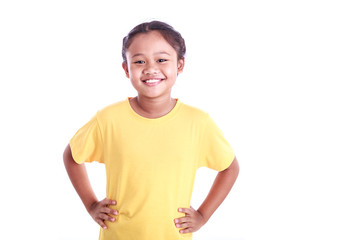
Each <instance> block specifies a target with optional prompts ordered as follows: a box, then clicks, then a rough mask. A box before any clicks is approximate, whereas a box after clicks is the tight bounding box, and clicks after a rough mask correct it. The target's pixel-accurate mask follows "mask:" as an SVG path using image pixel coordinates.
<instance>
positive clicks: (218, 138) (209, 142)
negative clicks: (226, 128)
mask: <svg viewBox="0 0 360 240" xmlns="http://www.w3.org/2000/svg"><path fill="white" fill-rule="evenodd" d="M201 138H202V140H201V147H200V162H199V166H198V167H208V168H211V169H213V170H216V171H223V170H225V169H226V168H228V167H229V166H230V164H231V163H232V161H233V160H234V158H235V154H234V151H233V149H232V147H231V146H230V144H229V143H228V141H227V140H226V139H225V137H224V134H223V133H222V132H221V130H220V129H219V127H218V126H217V125H216V123H215V122H214V121H213V119H212V118H210V117H209V116H208V118H207V119H206V121H205V124H204V126H203V133H202V136H201Z"/></svg>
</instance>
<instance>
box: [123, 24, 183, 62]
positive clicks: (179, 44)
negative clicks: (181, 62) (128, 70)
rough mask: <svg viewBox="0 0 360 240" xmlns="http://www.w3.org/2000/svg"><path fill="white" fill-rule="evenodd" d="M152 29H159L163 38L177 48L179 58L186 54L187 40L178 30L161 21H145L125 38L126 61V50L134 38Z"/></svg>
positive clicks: (124, 57)
mask: <svg viewBox="0 0 360 240" xmlns="http://www.w3.org/2000/svg"><path fill="white" fill-rule="evenodd" d="M151 31H158V32H159V33H160V34H161V35H162V36H163V38H164V39H165V40H166V41H167V42H168V43H169V44H170V45H171V46H172V47H173V48H174V49H175V51H176V53H177V56H178V59H181V58H183V57H184V56H185V52H186V46H185V40H184V39H183V38H182V36H181V34H180V33H179V32H177V31H176V30H175V29H174V28H173V27H172V26H170V25H169V24H167V23H164V22H160V21H152V22H145V23H141V24H139V25H137V26H136V27H134V28H133V29H132V30H131V31H130V32H129V34H128V35H127V36H126V37H124V39H123V47H122V57H123V61H124V62H125V63H126V51H127V49H128V48H129V46H130V44H131V42H132V39H133V38H134V37H135V36H136V35H137V34H139V33H148V32H151Z"/></svg>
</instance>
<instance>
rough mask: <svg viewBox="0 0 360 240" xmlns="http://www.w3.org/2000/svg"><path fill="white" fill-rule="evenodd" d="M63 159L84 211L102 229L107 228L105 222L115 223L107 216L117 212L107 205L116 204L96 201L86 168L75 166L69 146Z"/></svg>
mask: <svg viewBox="0 0 360 240" xmlns="http://www.w3.org/2000/svg"><path fill="white" fill-rule="evenodd" d="M63 158H64V165H65V168H66V171H67V173H68V175H69V178H70V180H71V182H72V184H73V186H74V188H75V190H76V192H77V193H78V195H79V197H80V199H81V201H82V202H83V204H84V206H85V208H86V210H87V211H88V212H89V214H90V215H91V217H92V218H93V219H94V220H95V221H96V222H97V223H98V224H99V225H100V226H101V227H102V228H104V229H106V228H107V227H106V225H105V223H104V221H105V220H107V221H112V222H113V221H115V219H114V218H113V217H111V216H110V215H109V214H112V215H117V212H116V211H115V210H113V209H110V208H109V207H108V205H116V202H115V201H113V200H110V199H104V200H102V201H98V199H97V198H96V196H95V193H94V191H93V189H92V187H91V185H90V181H89V178H88V175H87V171H86V167H85V165H84V164H77V163H76V162H75V161H74V158H73V157H72V154H71V148H70V145H68V146H67V147H66V148H65V151H64V156H63Z"/></svg>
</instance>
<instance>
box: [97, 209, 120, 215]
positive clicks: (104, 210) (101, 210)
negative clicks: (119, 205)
mask: <svg viewBox="0 0 360 240" xmlns="http://www.w3.org/2000/svg"><path fill="white" fill-rule="evenodd" d="M100 212H102V213H107V214H112V215H118V212H117V211H116V210H114V209H111V208H108V207H102V208H101V209H100Z"/></svg>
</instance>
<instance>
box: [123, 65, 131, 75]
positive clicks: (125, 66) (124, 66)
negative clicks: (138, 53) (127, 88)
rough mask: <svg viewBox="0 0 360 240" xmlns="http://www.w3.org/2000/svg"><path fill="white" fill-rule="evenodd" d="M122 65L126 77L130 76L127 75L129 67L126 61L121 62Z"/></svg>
mask: <svg viewBox="0 0 360 240" xmlns="http://www.w3.org/2000/svg"><path fill="white" fill-rule="evenodd" d="M122 67H123V69H124V71H125V74H126V77H127V78H130V77H129V68H128V65H127V63H126V62H123V63H122Z"/></svg>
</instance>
